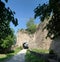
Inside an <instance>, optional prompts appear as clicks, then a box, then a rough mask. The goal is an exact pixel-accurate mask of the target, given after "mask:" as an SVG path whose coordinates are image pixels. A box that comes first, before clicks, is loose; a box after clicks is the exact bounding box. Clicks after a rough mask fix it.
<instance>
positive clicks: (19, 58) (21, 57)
mask: <svg viewBox="0 0 60 62" xmlns="http://www.w3.org/2000/svg"><path fill="white" fill-rule="evenodd" d="M26 51H27V50H26V49H23V50H21V51H20V52H19V53H18V54H17V55H15V56H13V57H12V58H11V59H10V60H9V61H7V62H25V54H26Z"/></svg>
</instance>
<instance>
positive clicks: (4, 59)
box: [0, 48, 22, 62]
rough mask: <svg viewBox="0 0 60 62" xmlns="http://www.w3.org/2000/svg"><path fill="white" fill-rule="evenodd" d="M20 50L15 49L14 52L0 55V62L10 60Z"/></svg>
mask: <svg viewBox="0 0 60 62" xmlns="http://www.w3.org/2000/svg"><path fill="white" fill-rule="evenodd" d="M21 49H22V48H16V49H15V50H13V51H11V52H10V53H7V54H0V62H5V61H6V60H8V59H10V58H11V57H12V56H14V55H16V54H17V53H18V52H19V51H20V50H21Z"/></svg>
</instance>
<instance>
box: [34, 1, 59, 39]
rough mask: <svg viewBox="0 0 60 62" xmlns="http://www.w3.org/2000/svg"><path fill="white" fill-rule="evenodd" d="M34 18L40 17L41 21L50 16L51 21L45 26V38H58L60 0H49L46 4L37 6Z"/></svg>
mask: <svg viewBox="0 0 60 62" xmlns="http://www.w3.org/2000/svg"><path fill="white" fill-rule="evenodd" d="M34 12H35V18H36V17H40V18H41V21H44V19H45V18H49V17H50V16H51V14H52V17H51V20H50V21H49V23H48V24H47V25H46V28H47V30H48V34H47V37H50V38H51V39H54V38H55V37H58V36H60V0H49V3H48V4H43V5H42V6H41V5H39V6H37V8H35V10H34Z"/></svg>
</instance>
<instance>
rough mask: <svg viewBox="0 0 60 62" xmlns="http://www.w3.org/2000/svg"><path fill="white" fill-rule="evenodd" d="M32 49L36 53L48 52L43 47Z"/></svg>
mask: <svg viewBox="0 0 60 62" xmlns="http://www.w3.org/2000/svg"><path fill="white" fill-rule="evenodd" d="M32 51H34V52H37V53H49V50H45V49H32Z"/></svg>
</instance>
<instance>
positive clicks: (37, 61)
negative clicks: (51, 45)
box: [25, 49, 45, 62]
mask: <svg viewBox="0 0 60 62" xmlns="http://www.w3.org/2000/svg"><path fill="white" fill-rule="evenodd" d="M33 51H35V52H44V53H45V50H43V51H42V50H41V51H40V50H39V51H38V50H37V49H34V50H33ZM25 57H26V59H25V60H26V62H45V60H44V59H43V58H42V57H39V56H36V55H33V54H31V53H30V51H29V50H28V51H27V53H26V56H25Z"/></svg>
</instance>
